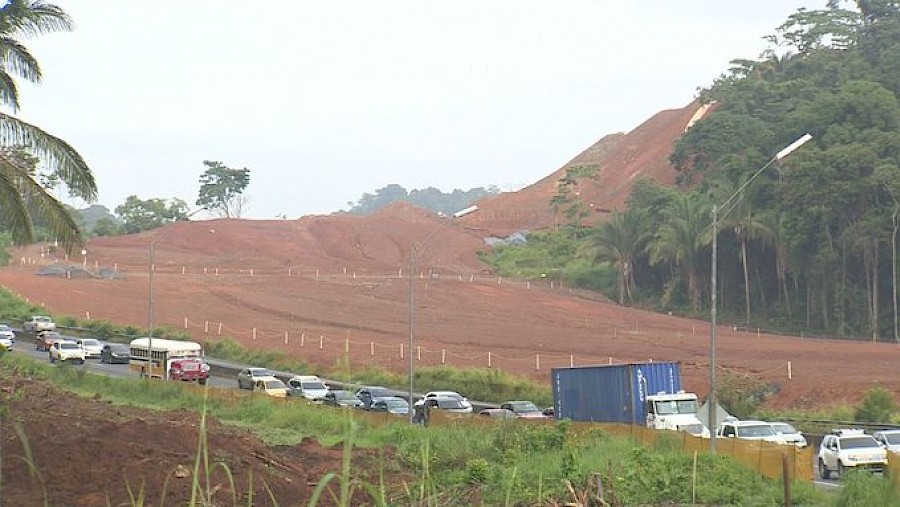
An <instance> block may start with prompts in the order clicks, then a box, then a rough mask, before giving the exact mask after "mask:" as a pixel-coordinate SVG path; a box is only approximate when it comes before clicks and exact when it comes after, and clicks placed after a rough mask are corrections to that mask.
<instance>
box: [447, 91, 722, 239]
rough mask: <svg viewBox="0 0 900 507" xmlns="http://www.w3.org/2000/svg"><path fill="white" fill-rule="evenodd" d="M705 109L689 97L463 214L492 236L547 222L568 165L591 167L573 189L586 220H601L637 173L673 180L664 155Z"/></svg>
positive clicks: (617, 205) (620, 204)
mask: <svg viewBox="0 0 900 507" xmlns="http://www.w3.org/2000/svg"><path fill="white" fill-rule="evenodd" d="M707 111H708V108H707V107H704V106H701V105H700V104H699V103H698V102H692V103H690V104H688V105H687V106H685V107H683V108H681V109H672V110H667V111H661V112H659V113H657V114H656V115H654V116H653V117H652V118H650V119H649V120H647V121H646V122H644V123H643V124H641V125H640V126H638V127H637V128H636V129H634V130H632V131H631V132H628V133H627V134H612V135H608V136H605V137H603V138H602V139H600V140H599V141H597V142H596V143H595V144H593V145H592V146H590V147H589V148H588V149H586V150H584V151H583V152H581V153H580V154H578V155H577V156H576V157H575V158H573V159H572V160H570V161H569V162H567V163H566V164H564V165H563V166H562V167H560V168H559V169H557V170H556V171H554V172H553V173H552V174H550V175H548V176H547V177H546V178H543V179H541V180H540V181H538V182H536V183H534V184H533V185H529V186H528V187H525V188H523V189H522V190H520V191H518V192H511V193H504V194H500V195H498V196H494V197H490V198H487V199H484V200H482V201H481V202H479V203H478V205H479V207H480V208H481V211H479V212H478V213H477V214H474V215H470V216H469V217H466V219H465V220H466V222H467V223H469V224H477V225H478V226H479V227H482V228H484V229H485V230H486V231H488V232H489V233H491V234H493V235H496V236H506V235H508V234H510V233H511V232H514V231H516V230H521V229H527V230H538V229H546V228H549V227H552V226H553V225H554V224H555V223H556V221H557V220H565V218H564V217H557V216H556V215H555V214H554V211H553V209H552V207H551V206H550V199H552V198H553V196H554V195H556V193H557V183H558V182H559V180H560V178H562V177H564V176H565V175H566V170H567V169H568V168H570V167H578V166H583V167H590V168H592V169H594V170H595V171H596V173H595V175H596V180H593V181H592V180H588V179H584V180H581V181H580V182H579V184H578V187H577V188H576V189H575V190H574V191H576V192H578V193H579V194H580V197H581V198H582V199H583V200H584V203H585V204H586V205H587V206H588V207H589V208H590V209H591V210H592V211H594V215H593V216H592V217H589V218H588V219H587V220H586V222H594V221H596V220H600V219H602V218H603V216H605V214H607V213H609V212H610V211H612V210H624V208H625V201H626V199H627V198H628V194H629V193H631V187H632V186H633V185H634V183H635V182H636V181H637V180H638V179H640V178H646V179H650V180H653V181H657V182H659V183H660V184H663V185H673V184H674V182H675V177H676V175H677V172H676V171H675V169H674V168H673V167H672V165H671V164H669V154H671V153H672V148H673V146H674V145H675V143H676V142H677V141H678V139H679V138H680V137H681V135H682V134H683V133H684V131H685V130H686V129H687V128H688V127H689V125H691V124H692V121H696V120H697V119H699V118H700V117H702V116H703V115H704V114H705V113H706V112H707Z"/></svg>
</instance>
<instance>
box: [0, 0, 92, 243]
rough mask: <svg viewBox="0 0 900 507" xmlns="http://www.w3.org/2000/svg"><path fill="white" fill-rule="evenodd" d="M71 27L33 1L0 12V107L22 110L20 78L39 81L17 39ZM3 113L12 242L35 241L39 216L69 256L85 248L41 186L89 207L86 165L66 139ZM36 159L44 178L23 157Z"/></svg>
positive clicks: (0, 155) (0, 171)
mask: <svg viewBox="0 0 900 507" xmlns="http://www.w3.org/2000/svg"><path fill="white" fill-rule="evenodd" d="M71 29H72V21H71V19H70V18H69V16H68V15H67V14H66V13H65V12H64V11H63V10H62V9H60V8H59V7H57V6H55V5H52V4H47V3H44V2H41V1H35V0H9V1H7V2H6V3H5V5H3V7H0V104H2V105H3V106H5V108H6V109H8V110H11V112H12V113H13V114H14V113H16V112H17V111H18V109H19V92H18V88H17V86H16V78H21V79H24V80H26V81H29V82H32V83H39V82H40V81H41V69H40V65H39V64H38V61H37V59H35V58H34V56H32V55H31V53H30V52H29V51H28V49H27V48H26V47H25V45H23V44H22V43H21V42H20V41H19V39H20V37H21V36H30V35H36V34H43V33H48V32H56V31H69V30H71ZM13 114H10V113H7V112H0V211H2V214H3V215H4V216H5V218H6V223H7V226H8V227H9V231H10V234H11V236H12V238H13V240H14V241H16V242H19V243H27V242H30V241H32V239H33V237H34V228H33V222H32V219H33V216H40V217H42V218H43V219H44V220H46V221H47V222H48V224H49V226H50V229H51V231H52V234H53V235H54V236H55V237H56V238H57V239H58V241H59V242H60V243H61V244H62V245H63V246H64V247H65V248H67V249H68V250H69V251H71V250H73V249H74V248H75V247H76V246H77V245H79V244H80V243H81V232H80V230H79V229H78V225H77V224H76V223H75V221H74V220H73V219H72V217H71V215H70V214H69V213H68V212H67V210H66V209H65V207H64V206H63V205H62V203H60V202H59V200H57V199H56V198H55V197H54V196H53V195H51V194H50V192H49V191H48V190H47V188H45V187H43V186H41V184H40V181H42V180H43V181H54V180H59V181H62V182H63V183H65V184H66V186H67V187H68V191H69V193H70V194H71V195H73V196H75V197H79V198H81V199H83V200H85V201H92V200H94V199H95V198H96V196H97V185H96V183H95V181H94V176H93V174H92V173H91V170H90V168H89V167H88V165H87V163H86V162H85V161H84V159H83V158H82V157H81V155H79V154H78V152H77V151H75V149H74V148H72V147H71V146H70V145H69V144H68V143H66V142H65V141H63V140H62V139H60V138H58V137H55V136H53V135H51V134H49V133H47V132H45V131H43V130H41V129H40V128H39V127H37V126H35V125H32V124H30V123H27V122H24V121H22V120H20V119H19V118H17V117H16V116H14V115H13ZM23 152H25V153H28V154H30V155H33V156H34V157H36V160H37V161H38V162H39V163H40V165H41V167H43V168H44V171H45V172H42V173H40V174H38V172H37V171H36V166H35V165H34V164H32V163H31V161H30V160H29V159H28V158H27V157H23V156H22V153H23Z"/></svg>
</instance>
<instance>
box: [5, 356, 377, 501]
mask: <svg viewBox="0 0 900 507" xmlns="http://www.w3.org/2000/svg"><path fill="white" fill-rule="evenodd" d="M0 395H2V397H3V401H2V405H3V407H4V409H5V410H4V415H3V424H2V425H0V445H2V449H3V462H2V465H3V466H2V470H0V474H2V479H3V480H2V488H0V496H2V504H3V505H10V506H13V505H16V506H29V505H45V500H46V501H47V503H46V505H54V506H55V505H59V506H67V507H105V506H107V505H114V506H118V505H132V503H131V502H130V501H129V488H130V490H131V494H133V495H135V496H137V495H138V494H139V492H140V491H141V490H142V489H143V491H144V493H145V494H146V495H147V498H146V499H147V505H153V506H156V505H160V499H161V497H162V496H164V498H163V502H162V504H163V505H167V506H168V505H186V504H187V502H188V500H189V499H190V498H191V484H192V480H193V470H194V460H195V458H196V455H197V449H198V448H199V446H198V442H199V434H200V432H199V422H200V421H199V416H198V414H196V413H191V412H187V411H175V412H156V411H150V410H140V409H135V408H130V407H124V406H116V405H112V404H109V403H106V402H102V401H96V400H90V399H84V398H79V397H77V396H73V395H71V394H66V393H63V392H60V391H59V390H57V389H56V388H55V387H54V386H53V385H52V384H49V383H47V382H46V381H38V380H34V379H31V378H28V376H27V375H25V374H22V373H13V374H12V375H3V377H2V378H0ZM17 426H18V427H19V428H20V429H21V432H19V431H17V430H16V427H17ZM206 434H207V438H208V442H209V449H210V459H212V460H214V461H215V462H217V463H221V464H224V466H227V468H228V470H230V472H231V475H232V478H233V480H234V488H233V490H232V487H231V481H230V480H229V479H228V477H227V476H226V475H225V473H223V468H222V465H219V466H217V467H215V468H214V469H213V473H212V475H211V481H210V486H209V489H207V487H206V478H205V476H204V477H203V478H202V479H201V485H202V488H203V489H202V491H203V492H206V491H209V490H214V491H215V493H214V495H213V502H214V504H215V505H248V502H247V498H248V495H252V497H253V499H254V501H253V505H256V506H267V505H306V503H307V501H308V500H309V497H310V495H311V494H312V491H313V489H314V488H315V485H316V484H317V483H318V481H319V480H321V479H322V478H323V477H324V476H325V475H326V474H327V473H328V472H335V473H339V472H340V470H341V456H342V450H341V449H340V448H322V447H321V446H319V445H318V444H317V443H315V442H313V441H304V442H303V443H301V444H298V445H295V446H282V447H268V446H266V445H264V444H263V443H261V442H260V441H259V440H258V439H256V438H255V437H253V436H252V435H251V434H249V433H247V432H245V431H241V430H238V429H235V428H233V427H229V426H223V425H221V424H219V423H217V422H216V421H215V420H214V419H207V432H206ZM26 446H27V447H26ZM26 449H27V450H26ZM354 459H355V460H359V461H358V463H359V467H357V468H358V469H359V470H364V469H365V468H366V463H367V462H370V463H373V464H375V455H374V454H371V453H369V452H368V451H361V450H357V451H356V453H355V458H354ZM269 491H271V493H272V495H274V497H275V502H272V500H271V498H270V494H269ZM163 492H165V495H163ZM232 495H236V496H237V498H239V499H241V500H239V501H237V502H233V501H232ZM326 497H327V495H326ZM359 501H360V502H361V503H366V502H365V501H364V499H359ZM320 503H321V505H330V504H331V500H330V497H327V498H325V500H324V501H323V502H320Z"/></svg>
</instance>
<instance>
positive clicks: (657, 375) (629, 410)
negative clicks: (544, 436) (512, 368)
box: [550, 362, 681, 425]
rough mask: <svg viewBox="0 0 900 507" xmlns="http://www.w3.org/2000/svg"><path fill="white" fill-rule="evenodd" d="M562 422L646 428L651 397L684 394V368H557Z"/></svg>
mask: <svg viewBox="0 0 900 507" xmlns="http://www.w3.org/2000/svg"><path fill="white" fill-rule="evenodd" d="M550 375H551V381H552V383H553V385H552V387H553V407H554V411H555V415H556V417H557V418H558V419H563V418H569V419H572V420H573V421H593V422H621V423H627V424H641V425H643V424H646V420H647V419H646V418H647V409H646V407H645V405H646V400H647V395H648V394H657V393H661V392H664V393H669V394H673V393H676V392H678V391H680V390H681V364H680V363H676V362H663V363H630V364H613V365H608V366H607V365H603V366H578V367H574V368H553V369H552V372H551V374H550Z"/></svg>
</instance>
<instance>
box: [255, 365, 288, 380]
mask: <svg viewBox="0 0 900 507" xmlns="http://www.w3.org/2000/svg"><path fill="white" fill-rule="evenodd" d="M250 376H252V377H274V376H275V375H274V374H273V373H272V372H270V371H269V370H267V369H265V368H252V369H251V370H250ZM279 382H281V381H279Z"/></svg>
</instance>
